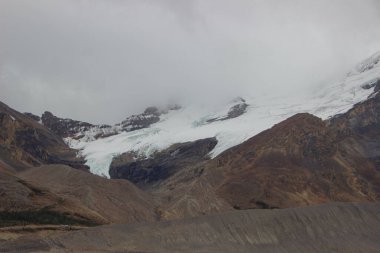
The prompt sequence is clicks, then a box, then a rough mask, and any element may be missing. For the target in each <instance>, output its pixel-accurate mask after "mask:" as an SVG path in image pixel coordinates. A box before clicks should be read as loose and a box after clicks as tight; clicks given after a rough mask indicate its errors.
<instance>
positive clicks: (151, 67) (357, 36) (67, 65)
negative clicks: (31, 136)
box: [0, 0, 380, 123]
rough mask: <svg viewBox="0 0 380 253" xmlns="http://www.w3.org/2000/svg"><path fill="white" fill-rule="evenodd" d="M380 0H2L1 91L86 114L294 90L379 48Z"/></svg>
mask: <svg viewBox="0 0 380 253" xmlns="http://www.w3.org/2000/svg"><path fill="white" fill-rule="evenodd" d="M379 27H380V1H378V0H318V1H316V0H309V1H308V0H273V1H272V0H124V1H123V0H82V1H81V0H60V1H52V0H0V100H1V101H3V102H5V103H7V104H8V105H9V106H11V107H13V108H15V109H18V110H21V111H30V112H33V113H36V114H41V113H42V112H43V111H45V110H50V111H52V112H53V113H54V114H57V115H59V116H63V117H70V118H75V119H80V120H86V121H90V122H94V123H100V122H102V123H103V122H104V123H114V122H117V121H120V120H122V119H124V118H125V117H126V116H128V115H130V114H131V113H138V112H139V111H141V110H143V108H144V107H146V106H149V105H154V104H162V103H166V101H170V102H175V101H178V100H180V101H181V100H184V99H186V100H188V101H196V100H197V99H200V98H202V99H206V98H207V99H211V100H216V99H224V98H227V97H229V96H230V97H233V96H237V95H240V96H243V97H244V95H246V94H261V93H264V92H279V93H285V92H286V91H287V92H295V91H297V90H305V89H308V88H310V87H313V86H315V85H321V84H322V83H325V82H327V81H328V80H331V79H334V78H336V77H338V76H341V75H343V74H344V73H345V72H347V71H348V70H350V69H351V68H352V66H353V65H355V64H356V63H357V62H358V61H360V60H362V59H363V58H366V57H368V56H370V55H371V54H372V53H374V52H376V51H379V50H380V29H379Z"/></svg>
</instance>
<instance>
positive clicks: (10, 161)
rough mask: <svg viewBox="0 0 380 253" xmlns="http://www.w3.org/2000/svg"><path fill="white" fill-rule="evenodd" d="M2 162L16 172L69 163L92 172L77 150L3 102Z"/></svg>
mask: <svg viewBox="0 0 380 253" xmlns="http://www.w3.org/2000/svg"><path fill="white" fill-rule="evenodd" d="M0 126H1V128H0V161H2V163H4V164H7V165H8V166H9V167H12V168H13V169H15V170H21V169H25V168H27V167H33V166H39V165H43V164H66V165H69V166H72V167H75V168H78V169H83V170H88V167H87V166H86V165H84V160H83V159H82V158H79V157H78V156H77V151H76V150H74V149H71V148H69V147H68V146H67V145H66V144H65V143H64V142H63V140H62V139H61V138H60V137H59V136H57V135H55V134H54V133H53V132H52V131H50V130H49V129H48V128H46V127H44V126H43V125H41V124H39V123H38V122H36V121H35V120H33V119H32V118H30V117H29V116H26V115H24V114H22V113H19V112H17V111H15V110H13V109H11V108H10V107H8V106H7V105H5V104H3V103H1V102H0Z"/></svg>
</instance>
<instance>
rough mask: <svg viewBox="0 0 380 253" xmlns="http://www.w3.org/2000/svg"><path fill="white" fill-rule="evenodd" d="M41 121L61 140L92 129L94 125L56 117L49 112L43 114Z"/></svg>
mask: <svg viewBox="0 0 380 253" xmlns="http://www.w3.org/2000/svg"><path fill="white" fill-rule="evenodd" d="M41 121H42V124H43V125H44V126H46V127H47V128H49V129H50V130H51V131H53V132H54V133H55V134H57V135H58V136H61V137H62V138H65V137H69V136H73V135H75V134H77V133H79V132H84V131H88V130H89V129H91V128H92V127H94V125H92V124H90V123H87V122H82V121H77V120H72V119H62V118H59V117H56V116H54V115H53V114H52V113H51V112H44V113H43V114H42V117H41Z"/></svg>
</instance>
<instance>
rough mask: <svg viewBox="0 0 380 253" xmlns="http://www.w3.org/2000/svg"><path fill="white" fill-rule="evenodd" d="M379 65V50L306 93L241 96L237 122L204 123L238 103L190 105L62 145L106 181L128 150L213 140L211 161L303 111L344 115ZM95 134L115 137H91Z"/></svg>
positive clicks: (378, 73) (367, 91)
mask: <svg viewBox="0 0 380 253" xmlns="http://www.w3.org/2000/svg"><path fill="white" fill-rule="evenodd" d="M379 61H380V52H379V53H377V54H375V55H373V56H372V57H370V58H368V59H366V60H365V61H363V62H362V63H360V64H358V65H357V66H356V67H355V68H354V69H353V70H352V71H350V72H349V73H348V74H347V75H346V76H345V77H344V78H343V79H342V81H340V82H336V83H333V84H327V85H324V86H322V87H319V88H318V90H316V91H313V92H310V94H305V95H301V94H294V95H290V96H282V97H281V96H280V97H278V96H277V97H276V96H275V94H267V95H260V96H259V95H257V96H252V97H247V96H244V97H243V98H244V100H245V103H247V104H248V107H247V108H246V111H245V113H244V114H242V115H240V116H239V117H236V118H231V119H228V120H217V121H212V122H210V121H208V120H210V119H220V118H223V117H225V115H226V113H227V112H228V110H229V109H230V108H231V107H233V106H234V105H236V104H237V103H239V102H241V100H239V99H238V100H236V99H235V100H232V101H229V102H227V103H220V104H216V105H213V106H204V105H201V104H192V105H187V106H183V107H181V108H180V109H178V110H173V111H169V112H168V113H166V114H163V115H162V117H161V118H160V121H159V122H157V123H155V124H152V125H151V126H150V127H148V128H144V129H139V130H135V131H131V132H125V131H120V129H119V128H120V127H119V126H117V125H116V126H114V127H112V128H111V129H108V130H107V129H106V130H101V129H99V128H97V129H91V130H89V131H86V132H85V133H81V136H83V137H81V138H77V137H68V138H65V142H66V143H67V144H68V145H69V146H70V147H72V148H74V149H77V150H79V152H78V155H80V156H82V157H84V158H85V159H86V161H87V162H86V164H87V165H88V166H89V167H90V171H91V172H92V173H94V174H97V175H101V176H104V177H107V178H109V174H108V170H109V166H110V164H111V162H112V159H113V157H114V156H117V155H119V154H122V153H124V152H127V151H134V152H135V153H136V154H137V156H141V157H149V156H151V155H152V154H153V153H154V152H157V151H160V150H163V149H165V148H168V147H169V146H170V145H172V144H175V143H181V142H188V141H195V140H198V139H203V138H209V137H216V139H217V140H218V144H217V145H216V147H215V148H214V149H213V150H212V151H211V153H210V156H211V158H214V157H216V156H217V155H219V154H220V153H222V152H223V151H225V150H226V149H228V148H231V147H233V146H235V145H238V144H240V143H242V142H244V141H245V140H247V139H249V138H251V137H253V136H254V135H256V134H258V133H260V132H261V131H264V130H266V129H268V128H270V127H272V126H273V125H274V124H277V123H279V122H280V121H282V120H285V119H286V118H288V117H290V116H292V115H294V114H297V113H303V112H307V113H310V114H313V115H315V116H318V117H320V118H322V119H328V118H330V117H333V116H334V115H337V114H340V113H344V112H346V111H348V110H349V109H350V108H352V107H353V105H355V104H356V103H360V102H361V101H364V100H366V99H368V97H369V96H370V95H371V94H373V92H374V86H373V84H375V83H376V82H379V81H380V63H379ZM99 131H109V132H116V133H117V134H115V135H112V136H109V137H105V138H101V139H95V138H94V136H95V135H96V134H98V133H99Z"/></svg>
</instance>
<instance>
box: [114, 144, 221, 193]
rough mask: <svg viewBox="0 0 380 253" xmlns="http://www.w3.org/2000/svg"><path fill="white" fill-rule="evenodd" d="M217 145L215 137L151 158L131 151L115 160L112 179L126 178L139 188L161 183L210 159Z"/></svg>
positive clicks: (180, 145)
mask: <svg viewBox="0 0 380 253" xmlns="http://www.w3.org/2000/svg"><path fill="white" fill-rule="evenodd" d="M216 144H217V141H216V139H215V138H208V139H203V140H198V141H194V142H186V143H178V144H175V145H172V146H171V147H169V148H167V149H165V150H163V151H160V152H157V153H156V154H154V155H152V157H149V158H146V157H138V156H137V155H136V154H134V153H133V152H128V153H125V154H122V155H120V156H117V157H115V158H114V159H113V161H112V164H111V166H110V176H111V178H125V179H128V180H130V181H132V182H134V183H136V184H137V185H140V186H144V185H150V184H154V183H158V182H161V181H163V180H165V179H167V178H168V177H170V176H172V175H173V174H174V173H176V172H177V171H179V170H180V169H183V168H186V167H188V166H191V165H194V164H199V163H201V162H202V161H205V160H208V159H209V156H208V153H210V151H211V150H212V149H213V148H214V147H215V145H216Z"/></svg>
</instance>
